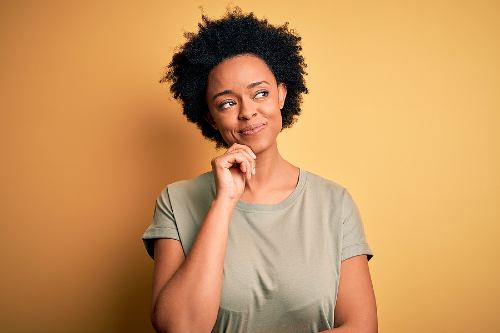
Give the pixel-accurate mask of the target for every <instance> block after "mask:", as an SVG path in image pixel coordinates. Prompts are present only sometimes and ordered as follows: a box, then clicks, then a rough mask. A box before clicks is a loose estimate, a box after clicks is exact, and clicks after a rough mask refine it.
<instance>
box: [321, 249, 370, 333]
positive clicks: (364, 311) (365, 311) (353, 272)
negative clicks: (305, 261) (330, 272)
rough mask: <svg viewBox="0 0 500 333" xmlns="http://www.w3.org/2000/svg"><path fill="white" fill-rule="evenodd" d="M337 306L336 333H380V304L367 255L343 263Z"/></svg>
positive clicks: (334, 330)
mask: <svg viewBox="0 0 500 333" xmlns="http://www.w3.org/2000/svg"><path fill="white" fill-rule="evenodd" d="M340 272H341V274H340V280H339V290H338V294H337V303H336V305H335V328H333V329H331V330H328V331H322V332H320V333H326V332H336V333H377V332H378V321H377V305H376V301H375V294H374V291H373V285H372V281H371V278H370V270H369V268H368V260H367V258H366V255H358V256H354V257H351V258H348V259H346V260H343V261H342V263H341V268H340Z"/></svg>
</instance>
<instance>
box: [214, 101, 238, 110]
mask: <svg viewBox="0 0 500 333" xmlns="http://www.w3.org/2000/svg"><path fill="white" fill-rule="evenodd" d="M228 103H233V105H234V101H225V102H222V103H220V104H219V105H218V106H217V108H218V109H219V110H223V109H227V108H225V107H223V106H224V105H226V104H228Z"/></svg>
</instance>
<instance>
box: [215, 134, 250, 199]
mask: <svg viewBox="0 0 500 333" xmlns="http://www.w3.org/2000/svg"><path fill="white" fill-rule="evenodd" d="M254 156H255V154H254V152H253V151H252V149H250V147H248V146H246V145H242V144H239V143H234V144H233V145H232V146H231V147H229V149H228V150H227V151H226V152H225V153H224V154H222V155H220V156H217V157H214V158H213V159H212V161H211V164H212V170H213V173H214V178H215V187H216V194H215V197H216V199H217V198H218V199H229V200H231V201H235V202H236V201H238V200H239V199H240V197H241V195H242V194H243V190H244V189H245V184H246V181H248V180H250V179H251V178H252V176H253V173H252V170H254V169H255V159H256V156H255V157H254Z"/></svg>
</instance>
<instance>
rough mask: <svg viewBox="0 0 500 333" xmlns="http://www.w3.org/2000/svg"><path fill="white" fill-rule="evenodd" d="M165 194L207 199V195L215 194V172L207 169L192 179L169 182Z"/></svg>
mask: <svg viewBox="0 0 500 333" xmlns="http://www.w3.org/2000/svg"><path fill="white" fill-rule="evenodd" d="M162 192H164V193H165V194H167V193H168V195H169V196H170V197H171V198H172V197H176V198H178V199H180V200H182V199H190V200H194V201H196V200H206V198H207V197H209V196H210V195H213V193H214V185H213V174H212V171H207V172H204V173H202V174H199V175H197V176H195V177H193V178H190V179H180V180H176V181H174V182H171V183H169V184H167V185H166V186H165V187H164V189H163V191H162Z"/></svg>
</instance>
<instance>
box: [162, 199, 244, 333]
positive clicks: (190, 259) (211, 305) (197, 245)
mask: <svg viewBox="0 0 500 333" xmlns="http://www.w3.org/2000/svg"><path fill="white" fill-rule="evenodd" d="M233 210H234V203H233V202H232V201H229V200H214V201H213V202H212V204H211V206H210V208H209V210H208V212H207V215H206V217H205V220H204V221H203V223H202V224H201V226H200V228H199V230H198V233H197V235H196V238H195V239H194V241H193V245H192V246H191V250H190V251H189V253H188V255H187V256H186V258H185V260H184V262H183V263H182V265H181V266H180V267H179V269H178V270H177V271H176V273H175V274H174V275H173V276H172V278H171V279H170V280H169V281H168V282H167V283H166V284H165V286H164V287H163V288H162V290H161V291H160V293H159V296H158V299H157V301H156V303H155V308H154V310H153V318H154V319H153V321H154V322H155V323H156V325H155V326H157V327H158V328H160V327H161V328H162V329H161V330H160V329H159V330H160V331H163V330H164V331H168V332H169V333H171V332H195V331H196V332H209V331H210V329H211V328H212V326H213V324H214V323H215V320H216V318H217V313H218V309H219V304H220V295H221V290H222V277H223V269H224V256H225V253H226V245H227V237H228V228H229V224H230V221H231V217H232V214H233Z"/></svg>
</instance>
